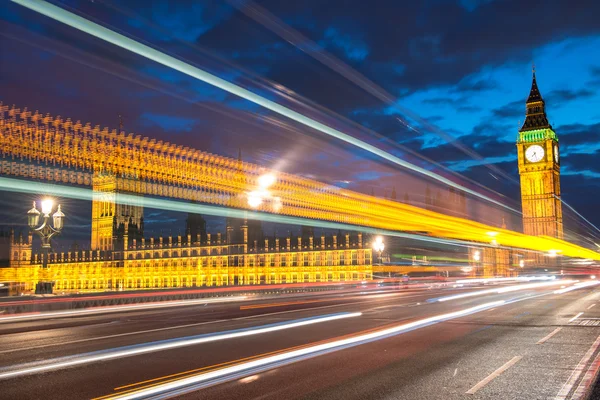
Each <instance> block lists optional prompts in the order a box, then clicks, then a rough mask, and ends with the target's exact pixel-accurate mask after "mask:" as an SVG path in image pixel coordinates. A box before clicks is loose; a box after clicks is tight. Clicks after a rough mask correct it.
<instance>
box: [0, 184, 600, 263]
mask: <svg viewBox="0 0 600 400" xmlns="http://www.w3.org/2000/svg"><path fill="white" fill-rule="evenodd" d="M0 190H4V191H9V192H21V193H32V194H38V193H40V192H44V193H46V194H48V195H53V196H58V197H68V198H73V199H80V200H87V201H91V200H92V198H93V191H92V190H91V189H84V188H78V187H70V186H63V185H55V184H40V183H38V182H30V181H24V180H19V179H11V178H3V177H0ZM364 197H365V198H368V196H366V195H365V196H364ZM119 201H120V202H121V203H123V204H130V205H136V206H142V207H144V208H155V209H163V210H171V211H177V212H184V213H189V212H191V213H198V214H205V215H214V216H221V217H229V218H248V219H255V220H261V221H268V222H274V223H281V224H288V225H310V226H314V227H320V228H326V229H336V230H348V231H359V232H363V233H370V234H374V235H384V236H392V237H404V238H410V239H415V240H420V241H426V242H433V243H441V244H447V245H452V246H465V247H473V246H475V247H493V248H504V249H510V248H512V249H527V250H533V251H538V252H543V253H545V254H547V253H548V252H550V251H555V252H557V251H558V252H560V254H561V255H564V256H567V257H577V258H587V259H591V260H597V261H600V253H598V252H595V251H593V250H590V249H586V248H584V247H581V246H577V245H574V244H572V243H569V242H566V241H564V240H559V239H554V238H551V237H548V236H528V235H524V234H522V233H518V232H514V231H510V230H507V229H498V228H494V227H491V226H488V225H485V224H481V223H479V222H474V221H469V220H466V219H462V218H457V217H451V216H448V215H444V214H440V213H436V212H433V211H428V210H424V209H419V208H417V207H413V206H407V205H405V204H401V203H391V204H393V205H394V206H395V207H396V208H395V209H393V208H391V207H390V206H387V207H386V206H381V207H373V208H371V209H368V210H356V211H354V212H355V213H356V214H359V213H362V214H363V215H364V216H365V217H367V218H368V219H369V221H370V226H357V225H350V224H344V223H340V222H330V221H323V220H319V219H309V218H304V217H296V216H287V215H278V214H271V213H265V212H255V211H246V210H240V209H234V208H227V207H218V206H211V205H202V204H191V203H187V202H182V201H175V200H167V199H157V198H150V197H141V196H133V195H128V194H124V193H123V194H119ZM407 220H408V221H412V223H413V224H416V226H417V227H420V228H421V230H424V231H427V232H429V233H430V235H429V236H428V235H416V234H411V233H405V232H399V231H398V230H400V229H402V227H403V226H405V223H406V221H407ZM437 227H439V228H437ZM490 233H493V234H494V240H495V241H496V243H497V244H492V243H490V239H491V236H490Z"/></svg>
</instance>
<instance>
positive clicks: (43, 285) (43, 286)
mask: <svg viewBox="0 0 600 400" xmlns="http://www.w3.org/2000/svg"><path fill="white" fill-rule="evenodd" d="M53 287H54V282H38V283H36V284H35V294H52V289H53Z"/></svg>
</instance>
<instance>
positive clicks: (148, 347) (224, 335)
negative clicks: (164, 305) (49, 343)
mask: <svg viewBox="0 0 600 400" xmlns="http://www.w3.org/2000/svg"><path fill="white" fill-rule="evenodd" d="M361 315H362V313H360V312H355V313H338V314H329V315H324V316H319V317H311V318H304V319H298V320H294V321H290V322H283V323H277V324H270V325H263V326H261V327H258V328H247V329H239V330H234V331H225V332H220V333H217V334H206V335H198V336H188V337H184V338H177V339H170V340H163V341H159V342H151V343H146V344H139V345H133V346H127V347H122V348H119V349H115V350H108V351H99V352H94V353H88V354H87V355H86V354H82V355H75V356H70V357H65V358H59V359H55V360H50V361H49V363H48V364H46V365H40V366H35V367H29V368H22V369H17V370H13V371H6V372H0V379H8V378H15V377H18V376H24V375H30V374H37V373H40V372H47V371H53V370H57V369H62V368H69V367H74V366H78V365H83V364H90V363H95V362H101V361H108V360H114V359H119V358H123V357H131V356H136V355H140V354H147V353H153V352H156V351H163V350H169V349H175V348H180V347H185V346H194V345H198V344H202V343H209V342H216V341H219V340H226V339H235V338H240V337H245V336H252V335H260V334H263V333H270V332H277V331H282V330H285V329H292V328H298V327H301V326H307V325H313V324H318V323H322V322H328V321H336V320H340V319H345V318H353V317H359V316H361ZM53 361H54V362H53Z"/></svg>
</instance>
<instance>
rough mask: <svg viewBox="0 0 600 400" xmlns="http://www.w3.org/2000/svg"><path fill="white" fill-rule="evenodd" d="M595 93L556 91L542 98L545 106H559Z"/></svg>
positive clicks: (587, 90) (589, 91)
mask: <svg viewBox="0 0 600 400" xmlns="http://www.w3.org/2000/svg"><path fill="white" fill-rule="evenodd" d="M595 95H596V92H593V91H591V90H589V89H578V90H572V89H557V90H553V91H551V92H549V93H548V94H547V95H545V96H544V98H545V100H546V103H547V104H552V105H553V106H555V107H556V106H561V105H563V103H565V102H568V101H573V100H580V99H585V98H589V97H592V96H595Z"/></svg>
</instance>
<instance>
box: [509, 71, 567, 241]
mask: <svg viewBox="0 0 600 400" xmlns="http://www.w3.org/2000/svg"><path fill="white" fill-rule="evenodd" d="M517 154H518V160H519V174H520V175H521V205H522V208H523V232H524V233H525V234H527V235H534V236H539V235H546V236H551V237H554V238H559V239H562V237H563V222H562V204H561V201H560V156H559V146H558V137H557V136H556V133H555V132H554V131H553V130H552V126H551V125H550V124H549V123H548V118H547V116H546V109H545V103H544V100H543V99H542V95H541V94H540V91H539V89H538V86H537V82H536V79H535V70H534V71H533V82H532V83H531V91H530V93H529V97H528V98H527V108H526V118H525V123H524V124H523V126H522V127H521V129H520V130H519V137H518V139H517Z"/></svg>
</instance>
